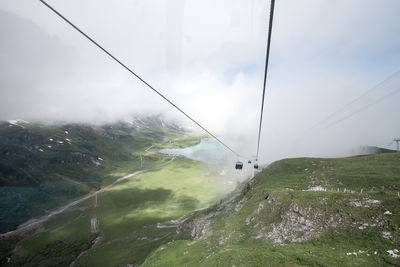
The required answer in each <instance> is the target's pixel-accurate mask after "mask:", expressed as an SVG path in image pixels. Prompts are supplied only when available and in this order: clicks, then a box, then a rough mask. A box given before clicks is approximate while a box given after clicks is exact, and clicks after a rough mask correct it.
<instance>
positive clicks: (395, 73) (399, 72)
mask: <svg viewBox="0 0 400 267" xmlns="http://www.w3.org/2000/svg"><path fill="white" fill-rule="evenodd" d="M399 74H400V70H397V71H396V72H394V73H392V74H390V75H389V76H388V77H386V78H385V79H384V80H382V81H381V82H379V83H377V84H376V85H374V86H373V87H371V88H370V89H368V90H367V91H365V92H364V93H362V94H361V95H359V96H358V97H356V98H355V99H353V100H351V101H350V102H348V103H347V104H345V105H343V106H342V107H341V108H339V109H338V110H336V111H334V112H332V113H331V114H329V115H328V116H327V117H325V118H324V119H322V120H320V121H319V122H317V123H316V124H314V125H313V126H312V127H310V128H309V129H308V130H307V132H308V131H311V130H313V129H315V128H316V127H317V126H319V125H323V124H324V123H326V122H327V121H329V120H330V119H331V118H333V117H334V116H336V115H337V114H339V113H341V112H342V111H343V110H345V109H346V108H348V107H349V106H351V105H353V104H354V103H356V102H357V101H358V100H360V99H362V98H363V97H365V96H366V95H368V94H369V93H371V92H372V91H375V90H376V89H378V88H380V87H381V86H382V85H384V84H385V83H386V82H388V81H390V80H392V79H393V78H395V77H396V76H398V75H399Z"/></svg>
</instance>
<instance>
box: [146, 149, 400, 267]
mask: <svg viewBox="0 0 400 267" xmlns="http://www.w3.org/2000/svg"><path fill="white" fill-rule="evenodd" d="M399 192H400V153H385V154H376V155H369V156H360V157H352V158H341V159H322V158H297V159H285V160H281V161H278V162H275V163H273V164H271V165H270V166H268V167H267V168H266V169H264V170H263V171H262V172H261V173H259V174H258V175H256V176H255V177H254V178H253V179H252V180H251V181H250V182H249V183H248V184H247V185H245V186H244V187H243V190H242V191H241V194H240V195H239V196H238V197H236V198H235V199H234V200H232V201H229V202H227V203H222V204H220V205H215V206H213V207H212V208H210V209H208V210H207V211H205V212H200V213H198V214H197V215H196V216H194V217H193V218H191V219H190V220H188V221H186V222H185V223H184V224H183V225H181V227H180V228H179V232H180V236H179V237H178V238H177V239H176V240H175V241H173V242H169V243H167V244H164V245H162V246H160V247H159V248H158V249H157V250H156V251H155V252H154V253H153V254H152V255H151V256H150V257H149V258H148V259H147V260H146V261H145V263H144V264H143V266H282V265H283V266H298V265H302V266H385V265H387V266H399V265H400V252H399V251H400V228H399V227H400V205H399V204H400V193H399Z"/></svg>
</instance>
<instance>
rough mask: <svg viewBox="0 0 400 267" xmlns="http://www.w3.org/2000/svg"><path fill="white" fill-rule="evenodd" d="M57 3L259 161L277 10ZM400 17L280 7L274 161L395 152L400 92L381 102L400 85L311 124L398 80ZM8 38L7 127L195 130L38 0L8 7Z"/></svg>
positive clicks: (3, 18)
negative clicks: (129, 122)
mask: <svg viewBox="0 0 400 267" xmlns="http://www.w3.org/2000/svg"><path fill="white" fill-rule="evenodd" d="M49 3H50V4H51V5H54V7H55V8H56V9H58V10H59V11H60V12H61V13H63V14H64V15H65V16H66V17H68V18H69V19H71V21H73V22H74V23H76V25H78V26H79V27H81V28H82V29H83V30H84V31H85V32H87V33H88V34H89V35H90V36H92V37H93V38H94V39H95V40H97V41H98V42H99V43H101V44H102V45H104V47H106V48H107V49H108V50H109V51H111V52H112V53H114V55H115V56H117V57H118V58H119V59H121V60H122V61H123V62H124V63H126V65H128V66H129V67H132V69H133V70H134V71H135V72H137V73H138V74H139V75H140V76H142V77H143V78H144V79H145V80H146V81H148V82H149V83H150V84H151V85H153V86H154V87H155V88H157V89H158V90H160V92H162V93H163V94H165V95H166V96H167V97H169V98H170V99H171V100H172V101H174V102H175V103H176V104H177V105H178V106H179V107H181V108H182V109H183V110H185V111H186V112H187V113H188V114H190V115H191V116H192V117H193V118H195V119H197V120H198V121H199V122H200V123H202V124H203V125H204V126H205V127H207V128H209V129H210V130H211V131H212V132H215V133H216V134H217V135H220V136H225V137H226V138H227V139H228V140H230V141H231V142H232V144H233V146H235V148H237V149H238V150H241V151H243V153H244V154H253V153H254V152H253V151H254V150H255V145H256V135H257V127H258V118H259V111H260V105H261V93H262V82H263V71H264V61H265V44H266V36H267V32H266V31H267V21H268V13H269V12H268V8H269V2H265V1H260V0H252V1H248V0H235V1H217V2H215V1H208V0H207V1H185V0H176V1H164V2H161V1H155V0H153V1H127V0H124V1H118V2H111V1H94V0H85V1H78V0H73V1H68V2H62V1H49ZM399 9H400V3H399V2H398V1H396V0H391V1H385V2H377V1H361V0H352V1H334V2H333V1H329V2H327V1H320V0H309V1H306V2H301V3H299V2H298V1H294V0H292V1H277V3H276V13H275V21H274V30H273V35H272V48H271V62H270V73H269V74H268V75H269V76H268V77H269V80H268V86H267V95H266V102H265V105H266V106H265V110H264V111H265V114H264V116H265V117H264V125H263V129H262V132H263V137H262V147H261V156H262V157H264V160H265V161H269V160H272V159H276V158H281V157H286V156H296V155H322V154H324V155H328V156H334V155H336V154H339V153H342V152H343V149H344V148H346V147H349V146H354V145H358V144H359V145H381V146H386V145H387V144H388V143H389V142H390V140H391V139H392V138H393V137H395V136H396V135H399V134H400V133H399V132H400V126H399V125H398V123H397V122H398V119H397V117H396V114H399V112H400V106H399V105H398V102H399V98H400V96H399V95H400V94H395V93H393V95H391V96H390V97H386V98H385V99H382V100H381V101H379V102H378V103H375V104H373V105H372V103H374V102H376V100H379V99H381V98H382V97H383V96H385V95H388V94H389V93H390V92H392V91H394V90H396V88H398V87H399V85H400V78H399V77H398V76H399V75H398V76H396V77H394V78H393V79H391V80H390V81H388V82H387V83H385V84H383V85H381V86H380V87H379V88H378V89H377V90H375V91H373V92H371V94H368V95H366V96H365V97H363V98H362V99H360V100H359V101H358V102H356V103H353V104H352V105H350V106H349V107H348V108H347V109H345V110H343V111H342V113H339V114H337V115H335V117H334V118H331V121H328V122H326V123H324V124H321V125H317V126H316V127H313V126H315V124H316V123H317V122H319V121H322V120H323V119H324V118H326V117H327V116H328V115H329V114H332V113H333V112H335V111H336V110H338V109H340V108H341V107H343V105H345V104H346V103H348V102H350V101H352V100H353V99H355V98H357V97H358V96H360V95H361V94H362V93H363V92H365V91H367V90H368V89H370V88H372V87H373V86H374V85H375V84H378V83H379V82H380V81H382V80H384V79H385V78H386V77H388V76H389V75H390V74H392V73H394V72H396V71H398V70H399V69H400V65H399V63H398V62H400V53H399V49H398V48H399V47H400V27H399V25H400V19H399V17H398V15H397V10H399ZM0 35H1V37H2V42H0V54H1V59H2V60H1V61H0V71H1V73H2V75H1V77H0V119H2V120H5V119H26V120H43V121H78V122H95V123H102V122H110V121H116V120H120V119H124V118H126V117H127V116H130V115H131V114H137V113H141V114H147V113H148V114H158V113H163V114H166V116H168V117H171V118H173V119H177V120H180V121H182V122H183V123H189V122H188V121H187V120H186V119H185V118H184V117H183V116H182V115H180V114H179V113H178V112H177V111H176V110H174V109H173V108H172V107H170V106H169V105H168V103H165V102H164V101H163V100H162V99H161V98H160V97H158V96H157V95H155V94H154V93H153V92H152V91H150V90H149V89H148V88H146V86H144V85H143V84H141V82H140V81H138V80H137V79H135V78H134V77H131V76H130V75H129V73H128V72H126V71H125V70H124V69H122V68H121V67H120V66H119V65H117V64H116V63H114V62H113V61H112V60H111V59H110V58H107V56H105V55H104V54H103V53H102V52H101V51H100V50H99V49H97V48H96V47H94V46H93V45H92V44H91V43H89V42H88V41H87V40H85V39H84V38H83V37H82V36H80V35H79V34H78V33H76V32H75V31H74V30H73V29H72V28H71V27H69V26H68V25H66V24H65V23H64V22H63V21H61V20H60V19H59V18H58V17H56V16H55V15H54V14H53V13H51V12H50V11H49V10H48V9H46V8H45V7H44V6H43V5H42V4H41V3H40V2H39V1H28V0H23V1H18V2H16V1H11V0H6V1H2V3H1V4H0ZM365 105H371V107H369V108H366V109H365V110H363V111H362V112H359V113H358V114H355V115H354V116H351V117H349V118H348V119H346V120H343V121H342V122H340V123H336V124H335V122H337V121H339V120H341V119H342V118H345V117H346V116H348V115H349V114H352V113H354V112H355V111H357V110H358V109H362V108H363V107H364V106H365ZM312 127H313V128H312ZM310 128H312V130H308V129H310Z"/></svg>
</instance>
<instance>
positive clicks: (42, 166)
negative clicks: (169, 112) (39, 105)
mask: <svg viewBox="0 0 400 267" xmlns="http://www.w3.org/2000/svg"><path fill="white" fill-rule="evenodd" d="M183 133H184V131H183V129H181V128H180V127H178V126H177V125H175V124H173V123H167V122H165V121H163V119H162V118H161V117H159V116H155V117H142V118H133V119H132V120H131V121H127V122H121V123H114V124H109V125H103V126H95V125H84V124H63V125H43V124H39V123H29V122H26V121H9V122H2V123H0V233H4V232H7V231H11V230H14V229H15V228H16V227H17V226H18V225H20V224H21V223H24V222H26V221H28V220H29V219H31V218H34V217H38V216H42V215H45V214H47V213H48V212H49V211H50V210H52V209H55V208H57V207H59V206H62V205H65V204H66V203H68V202H70V201H72V200H73V199H76V198H79V197H81V196H83V195H86V194H88V193H90V192H93V191H96V190H98V189H100V188H102V187H104V186H106V185H108V184H111V183H112V182H114V181H115V180H116V179H117V178H120V177H122V176H123V175H126V174H128V173H132V172H134V171H138V170H141V169H146V168H149V167H151V166H153V165H154V164H157V163H162V162H164V161H166V160H168V158H167V157H163V156H162V155H160V154H157V153H147V152H149V150H147V151H146V149H148V148H150V147H151V148H152V149H157V148H158V147H159V144H162V143H170V142H172V141H174V140H176V139H181V138H182V136H183ZM186 141H187V142H189V143H190V142H194V141H195V142H198V138H197V139H196V140H191V139H190V138H188V139H187V140H186Z"/></svg>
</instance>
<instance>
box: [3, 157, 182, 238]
mask: <svg viewBox="0 0 400 267" xmlns="http://www.w3.org/2000/svg"><path fill="white" fill-rule="evenodd" d="M175 158H176V157H175V156H173V157H172V158H171V159H170V160H169V161H167V162H166V163H163V164H161V165H160V166H157V167H154V168H150V169H146V170H140V171H136V172H134V173H131V174H128V175H125V176H124V177H121V178H118V179H117V180H115V181H114V182H113V183H111V184H109V185H107V186H105V187H103V188H102V189H100V190H98V191H96V192H93V193H91V194H88V195H86V196H84V197H82V198H80V199H78V200H75V201H72V202H71V203H69V204H67V205H65V206H63V207H61V208H58V209H56V210H54V211H52V212H50V213H49V214H47V215H44V216H42V217H40V218H37V219H31V220H29V221H27V222H26V223H24V224H21V225H20V226H19V227H18V228H17V229H15V230H13V231H9V232H7V233H3V234H0V237H8V236H12V235H14V234H19V233H23V232H26V231H29V230H31V229H33V228H34V227H35V226H38V225H39V224H41V223H44V222H45V221H47V220H48V219H50V218H51V217H53V216H54V215H57V214H60V213H61V212H63V211H65V210H66V209H68V208H71V207H73V206H76V205H78V204H80V203H82V202H83V201H85V200H88V199H90V198H92V197H94V196H96V195H97V194H99V193H101V192H103V191H105V190H107V189H109V188H111V187H113V186H114V185H116V184H118V183H120V182H122V181H125V180H127V179H129V178H132V177H134V176H136V175H139V174H141V173H144V172H147V171H150V170H155V169H158V168H161V167H163V166H165V165H167V164H169V163H171V162H172V161H173V160H175Z"/></svg>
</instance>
